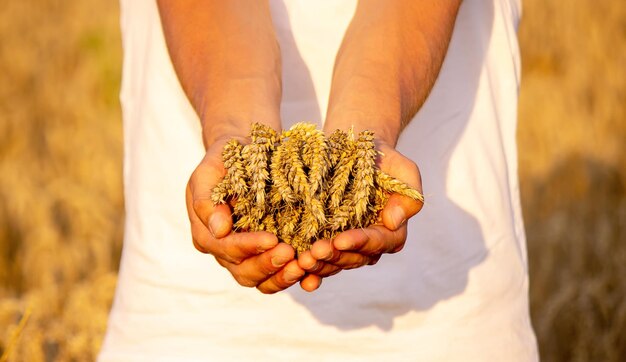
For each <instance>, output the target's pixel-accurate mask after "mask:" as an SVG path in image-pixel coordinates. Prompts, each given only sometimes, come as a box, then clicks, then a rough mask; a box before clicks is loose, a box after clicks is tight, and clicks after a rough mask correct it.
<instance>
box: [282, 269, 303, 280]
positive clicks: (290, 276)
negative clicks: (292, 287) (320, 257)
mask: <svg viewBox="0 0 626 362" xmlns="http://www.w3.org/2000/svg"><path fill="white" fill-rule="evenodd" d="M284 279H285V281H286V282H287V283H295V282H297V281H298V279H300V274H294V273H291V272H288V271H286V272H285V277H284Z"/></svg>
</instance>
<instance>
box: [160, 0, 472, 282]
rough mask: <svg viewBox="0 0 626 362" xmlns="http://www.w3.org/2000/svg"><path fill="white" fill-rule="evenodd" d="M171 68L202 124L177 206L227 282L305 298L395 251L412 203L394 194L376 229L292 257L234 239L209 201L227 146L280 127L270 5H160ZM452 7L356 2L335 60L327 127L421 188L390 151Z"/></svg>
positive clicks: (426, 87)
mask: <svg viewBox="0 0 626 362" xmlns="http://www.w3.org/2000/svg"><path fill="white" fill-rule="evenodd" d="M158 5H159V10H160V14H161V19H162V22H163V28H164V33H165V37H166V41H167V45H168V48H169V52H170V56H171V58H172V62H173V64H174V67H175V69H176V72H177V74H178V77H179V79H180V82H181V84H182V86H183V89H184V90H185V93H186V94H187V96H188V98H189V100H190V102H191V104H192V105H193V106H194V108H195V109H196V111H197V113H198V115H199V116H200V120H201V123H202V130H203V140H204V144H205V147H206V155H205V157H204V158H203V159H202V161H200V164H199V165H198V167H197V168H196V169H195V170H194V172H193V173H192V175H191V177H190V179H189V183H188V185H187V192H186V202H187V210H188V216H189V220H190V222H191V229H192V235H193V243H194V245H195V247H196V249H198V250H199V251H201V252H204V253H208V254H211V255H213V256H214V257H215V259H216V260H217V261H218V263H219V264H220V265H222V266H223V267H225V268H226V269H227V270H228V271H229V272H230V273H231V274H232V275H233V277H234V278H235V280H236V281H237V282H238V283H239V284H241V285H243V286H247V287H256V288H257V289H258V290H259V291H261V292H263V293H275V292H278V291H281V290H284V289H286V288H289V287H290V286H292V285H294V284H296V283H298V282H299V283H300V286H301V287H302V288H303V289H304V290H307V291H314V290H315V289H317V288H319V286H320V285H321V282H322V279H323V278H325V277H329V276H331V275H335V274H337V273H339V272H341V271H342V270H344V269H354V268H359V267H363V266H366V265H371V264H375V263H376V262H377V261H378V260H379V259H380V257H381V256H382V255H383V254H388V253H395V252H398V251H400V250H401V249H402V248H403V246H404V243H405V241H406V235H407V222H406V221H407V220H408V219H409V218H410V217H412V216H414V215H415V214H416V213H417V212H419V210H420V209H421V208H422V204H421V203H420V202H416V201H414V200H411V199H409V198H407V197H403V196H399V195H392V196H391V197H390V199H389V202H388V204H387V205H386V207H385V208H384V209H383V211H382V224H380V225H372V226H370V227H368V228H365V229H355V230H348V231H345V232H343V233H341V234H340V235H338V236H337V237H336V238H335V239H334V240H319V241H316V242H315V243H314V244H313V246H312V248H311V250H310V251H308V252H305V253H303V254H302V255H301V256H300V257H299V258H298V259H296V258H295V251H294V249H293V248H292V247H291V246H290V245H287V244H284V243H279V242H278V240H277V238H276V236H274V235H273V234H270V233H267V232H244V233H241V232H240V233H234V232H232V217H231V209H230V207H229V206H228V205H217V206H215V205H214V204H213V202H212V201H211V198H210V195H211V190H212V189H213V187H214V186H215V185H216V184H217V183H218V182H219V180H220V179H221V178H222V177H223V175H224V174H225V170H224V167H223V163H222V160H221V150H222V147H223V146H224V144H225V143H226V141H227V140H229V139H232V138H240V139H242V141H243V142H245V140H246V137H247V135H248V134H249V133H250V125H251V123H252V122H254V121H255V120H263V122H264V123H266V124H268V125H269V126H271V127H273V128H274V129H276V130H280V129H281V128H282V127H281V122H280V100H281V96H282V89H281V60H280V48H279V44H278V42H277V39H276V36H275V33H274V29H273V25H272V20H271V15H270V9H269V3H268V2H267V1H249V0H231V1H219V0H213V1H207V0H203V1H200V0H176V1H174V0H169V1H168V0H159V1H158ZM459 5H460V0H454V1H452V0H450V1H437V0H429V1H411V2H409V1H402V0H389V1H375V0H369V1H360V2H359V3H358V6H357V9H356V12H355V15H354V17H353V19H352V22H351V23H350V25H349V27H348V29H347V31H346V34H345V36H344V39H343V42H342V45H341V48H340V50H339V52H338V54H337V58H336V62H335V69H334V73H333V79H332V86H331V94H330V99H329V104H328V113H327V115H326V122H325V126H324V129H325V131H326V132H327V133H331V132H332V131H334V130H335V129H344V130H347V129H350V128H353V129H354V131H355V132H358V131H361V130H364V129H369V130H372V131H374V133H375V135H376V137H377V139H376V143H377V147H378V150H379V151H381V154H382V155H383V156H381V157H380V158H379V160H378V166H379V167H380V168H381V169H382V170H383V171H385V172H387V173H388V174H390V175H391V176H394V177H395V178H397V179H399V180H402V181H404V182H406V183H407V184H409V185H410V186H412V187H414V188H416V189H417V190H420V191H421V190H422V188H421V179H420V174H419V169H418V167H417V166H416V165H415V163H414V162H413V161H411V160H409V159H407V158H406V157H404V156H403V155H402V154H400V153H399V152H397V151H396V150H395V145H396V142H397V140H398V137H399V135H400V133H401V131H402V129H403V128H404V126H406V124H407V122H409V121H410V120H411V119H412V118H413V116H414V115H415V113H416V112H417V111H418V110H419V108H420V107H421V105H422V104H423V102H424V101H425V99H426V97H427V96H428V93H429V92H430V89H431V88H432V86H433V83H434V81H435V79H436V77H437V74H438V73H439V69H440V67H441V63H442V61H443V58H444V56H445V52H446V50H447V46H448V43H449V40H450V37H451V34H452V29H453V26H454V20H455V18H456V14H457V11H458V8H459Z"/></svg>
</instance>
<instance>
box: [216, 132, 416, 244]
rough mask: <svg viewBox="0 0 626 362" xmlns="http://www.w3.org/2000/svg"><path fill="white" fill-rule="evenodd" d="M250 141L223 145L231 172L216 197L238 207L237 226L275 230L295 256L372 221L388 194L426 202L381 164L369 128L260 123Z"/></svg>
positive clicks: (217, 190)
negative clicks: (326, 129)
mask: <svg viewBox="0 0 626 362" xmlns="http://www.w3.org/2000/svg"><path fill="white" fill-rule="evenodd" d="M251 139H252V142H251V143H250V144H248V145H245V146H244V145H242V144H241V143H239V141H237V140H231V141H229V142H228V143H227V144H226V145H225V146H224V151H223V153H222V157H223V161H224V167H225V169H226V175H225V176H224V179H223V180H222V181H221V182H220V183H219V184H218V185H217V186H216V187H215V188H214V189H213V195H212V197H213V202H214V203H215V204H218V203H227V202H229V203H232V204H233V205H234V207H233V222H234V228H235V230H249V231H260V230H265V231H269V232H272V233H274V234H276V235H277V236H278V238H279V240H280V241H283V242H286V243H288V244H290V245H292V246H293V247H294V248H295V249H296V250H297V252H298V253H301V252H303V251H305V250H308V249H309V248H310V246H311V243H312V242H314V241H315V240H317V239H320V238H333V237H334V236H335V235H336V234H338V233H340V232H342V231H344V230H348V229H354V228H363V227H367V226H369V225H372V224H373V223H375V222H376V221H377V220H378V217H379V213H380V211H381V210H382V209H383V207H384V206H385V203H386V202H387V200H388V198H389V195H390V193H398V194H401V195H404V196H408V197H410V198H412V199H414V200H419V201H423V200H424V198H423V196H422V194H420V193H419V192H418V191H417V190H414V189H412V188H411V187H409V186H408V185H406V184H405V183H403V182H401V181H398V180H396V179H394V178H393V177H391V176H389V175H388V174H386V173H384V172H382V171H381V170H379V169H378V168H377V166H376V156H377V151H376V149H375V147H374V134H373V132H371V131H363V132H361V133H359V135H358V137H356V138H355V137H354V134H353V133H352V132H344V131H340V130H337V131H335V132H334V133H333V134H332V135H330V136H329V137H326V136H325V135H324V133H323V132H322V131H320V130H318V129H317V128H316V126H315V125H314V124H309V123H298V124H296V125H294V126H293V127H292V128H291V129H289V130H288V131H283V132H282V134H281V135H278V134H277V133H276V132H275V131H274V130H273V129H272V128H270V127H268V126H265V125H263V124H259V123H255V124H253V125H252V131H251Z"/></svg>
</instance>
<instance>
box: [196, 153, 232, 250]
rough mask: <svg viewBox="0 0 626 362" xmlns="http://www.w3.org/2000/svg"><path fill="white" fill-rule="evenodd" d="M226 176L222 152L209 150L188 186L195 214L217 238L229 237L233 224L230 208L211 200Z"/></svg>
mask: <svg viewBox="0 0 626 362" xmlns="http://www.w3.org/2000/svg"><path fill="white" fill-rule="evenodd" d="M218 151H219V150H218ZM225 174H226V171H225V170H224V164H223V163H222V161H221V156H220V152H216V151H215V148H212V149H211V150H207V154H206V155H205V157H204V158H203V159H202V161H201V162H200V164H199V165H198V167H197V168H196V169H195V170H194V172H193V173H192V174H191V178H190V179H189V184H188V186H189V190H190V192H189V194H190V195H189V197H190V198H191V200H189V201H191V202H190V204H191V206H192V208H193V212H194V213H195V214H196V215H197V217H198V219H199V220H200V221H201V222H202V223H203V224H204V225H205V226H206V227H207V228H208V229H209V231H210V232H211V234H213V236H214V237H216V238H222V237H224V236H226V235H228V234H229V233H230V231H231V229H232V224H233V222H232V215H231V210H230V207H229V206H228V205H226V204H218V205H215V204H214V203H213V200H212V199H211V194H212V192H213V188H214V187H215V186H216V185H217V184H218V183H219V182H220V181H221V180H222V178H223V177H224V175H225Z"/></svg>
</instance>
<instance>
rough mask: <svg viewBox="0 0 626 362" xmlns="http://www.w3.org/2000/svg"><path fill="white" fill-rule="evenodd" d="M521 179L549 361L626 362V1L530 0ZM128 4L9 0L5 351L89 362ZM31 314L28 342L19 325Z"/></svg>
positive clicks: (113, 232) (1, 46)
mask: <svg viewBox="0 0 626 362" xmlns="http://www.w3.org/2000/svg"><path fill="white" fill-rule="evenodd" d="M524 1H525V3H524V20H523V23H522V26H521V29H520V38H521V45H522V52H523V72H524V74H523V86H522V94H521V100H520V101H521V105H520V130H519V142H520V177H521V179H522V193H523V206H524V211H525V221H526V226H527V233H528V243H529V254H530V272H531V303H532V315H533V322H534V326H535V328H536V331H537V334H538V338H539V342H540V348H541V353H542V357H543V359H544V360H546V361H624V360H626V280H623V279H622V278H624V277H625V276H626V243H625V242H626V230H625V228H626V192H625V191H626V190H625V188H626V101H625V100H626V69H625V68H626V3H625V2H622V1H609V0H604V1H592V0H572V1H568V2H567V3H564V2H557V1H550V2H548V1H540V0H524ZM117 16H118V9H117V2H110V1H104V0H93V1H89V2H87V1H76V0H74V1H70V0H67V1H58V0H22V1H9V2H4V3H3V5H2V6H0V355H2V354H3V353H6V352H7V349H8V348H12V350H11V356H12V358H13V359H14V360H16V361H35V362H36V361H56V360H59V361H72V360H74V361H88V360H92V359H93V358H94V356H95V354H96V353H97V351H98V348H99V346H100V343H101V339H102V336H103V333H104V330H105V323H106V316H107V312H108V308H109V306H110V303H111V300H112V295H113V291H114V286H115V274H116V269H117V266H118V260H119V252H120V247H121V239H122V232H123V230H122V221H123V199H122V194H121V192H122V187H121V170H122V168H121V143H122V135H121V124H120V111H119V104H118V101H117V93H118V83H119V78H120V68H121V66H120V63H121V51H120V40H119V30H118V20H117ZM27 310H30V311H31V312H32V313H31V315H30V318H29V319H28V320H27V321H26V323H25V328H24V329H23V330H22V331H21V333H19V335H18V334H16V333H15V332H16V330H17V325H18V323H19V321H20V320H21V319H22V317H23V316H24V314H25V312H26V311H27Z"/></svg>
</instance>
